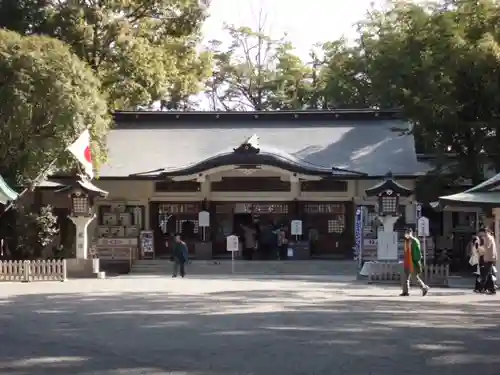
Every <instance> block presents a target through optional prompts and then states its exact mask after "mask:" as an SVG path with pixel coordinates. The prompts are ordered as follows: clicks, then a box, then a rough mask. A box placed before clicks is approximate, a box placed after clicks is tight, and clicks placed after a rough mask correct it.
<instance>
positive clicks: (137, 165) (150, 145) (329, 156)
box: [100, 120, 428, 177]
mask: <svg viewBox="0 0 500 375" xmlns="http://www.w3.org/2000/svg"><path fill="white" fill-rule="evenodd" d="M404 129H408V125H407V124H406V123H405V122H404V121H402V120H377V121H374V120H371V121H350V120H340V121H335V120H322V121H307V120H304V121H281V122H272V123H266V122H260V121H258V122H252V121H246V122H244V123H241V122H238V123H237V124H236V123H235V124H230V123H229V124H228V123H223V124H220V123H215V122H207V123H206V124H200V123H199V122H197V123H194V122H192V123H190V122H184V121H179V122H177V123H175V122H174V123H168V124H166V123H165V124H162V123H157V122H155V123H147V122H146V123H145V122H140V123H139V122H137V123H135V124H134V123H132V124H131V123H127V124H125V125H124V126H123V127H120V124H118V127H117V128H115V129H113V130H111V131H110V133H109V135H108V149H109V157H108V159H109V160H108V163H107V164H106V165H104V166H103V167H102V168H101V171H100V175H101V176H102V177H125V176H129V175H133V174H138V173H145V172H148V171H152V170H162V171H165V170H172V169H178V168H180V167H183V166H188V165H192V164H195V163H198V162H200V161H202V160H205V159H207V158H211V157H214V156H215V155H219V154H222V153H224V152H231V151H232V150H233V149H234V148H235V147H238V146H239V145H240V144H241V143H242V142H244V141H245V140H246V139H248V137H251V136H252V135H253V134H256V135H257V136H258V137H259V141H260V147H261V149H262V150H275V152H276V153H279V154H281V155H286V156H287V158H292V159H293V160H295V161H298V162H300V163H303V164H305V165H312V166H316V167H323V168H332V167H335V168H341V169H347V170H351V171H357V172H361V173H366V174H368V175H370V176H384V175H385V174H386V173H387V172H389V171H391V172H392V173H393V174H394V175H395V176H410V175H418V174H422V173H425V172H426V170H427V168H428V167H427V166H426V165H424V164H420V163H419V162H418V161H417V157H416V153H415V142H414V138H413V135H411V134H409V133H408V132H404Z"/></svg>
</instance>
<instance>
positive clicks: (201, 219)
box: [198, 211, 210, 227]
mask: <svg viewBox="0 0 500 375" xmlns="http://www.w3.org/2000/svg"><path fill="white" fill-rule="evenodd" d="M198 226H199V227H209V226H210V213H209V212H208V211H200V212H199V213H198Z"/></svg>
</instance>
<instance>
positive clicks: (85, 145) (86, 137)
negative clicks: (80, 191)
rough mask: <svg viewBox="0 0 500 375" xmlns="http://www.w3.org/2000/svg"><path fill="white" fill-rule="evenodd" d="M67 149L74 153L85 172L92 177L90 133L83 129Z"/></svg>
mask: <svg viewBox="0 0 500 375" xmlns="http://www.w3.org/2000/svg"><path fill="white" fill-rule="evenodd" d="M68 151H69V152H71V153H72V154H73V155H75V158H76V159H77V160H78V161H79V162H80V163H82V165H83V169H84V171H85V173H86V174H87V175H88V176H89V177H90V178H91V179H92V178H94V168H93V167H92V154H91V152H90V133H89V131H88V130H85V131H84V132H83V133H82V134H81V135H80V136H79V137H78V139H77V140H76V141H74V142H73V143H72V144H71V145H69V147H68Z"/></svg>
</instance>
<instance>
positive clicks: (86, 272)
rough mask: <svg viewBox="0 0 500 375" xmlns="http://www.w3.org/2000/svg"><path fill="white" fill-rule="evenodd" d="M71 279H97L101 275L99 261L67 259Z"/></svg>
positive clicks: (68, 273)
mask: <svg viewBox="0 0 500 375" xmlns="http://www.w3.org/2000/svg"><path fill="white" fill-rule="evenodd" d="M66 268H67V275H68V278H69V279H76V278H86V279H95V278H96V277H97V274H98V273H99V259H66Z"/></svg>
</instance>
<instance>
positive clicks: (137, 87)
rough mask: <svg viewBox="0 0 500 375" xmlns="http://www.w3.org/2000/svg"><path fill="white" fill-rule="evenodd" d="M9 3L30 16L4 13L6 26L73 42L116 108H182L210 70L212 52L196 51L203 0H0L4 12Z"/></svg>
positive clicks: (68, 42) (0, 21) (203, 7)
mask: <svg viewBox="0 0 500 375" xmlns="http://www.w3.org/2000/svg"><path fill="white" fill-rule="evenodd" d="M9 6H10V8H14V9H15V10H16V12H17V13H18V14H20V15H23V17H22V18H21V19H26V21H23V22H11V21H10V20H9V19H2V18H1V17H0V27H7V28H13V29H14V31H18V32H20V33H22V34H31V33H42V34H44V35H48V36H52V37H55V38H57V39H59V40H62V41H64V42H66V43H67V44H69V45H70V46H71V47H72V50H73V52H74V53H76V54H77V55H78V56H79V57H80V58H81V59H82V60H84V61H86V62H87V63H88V64H89V65H90V67H91V68H92V70H93V71H94V72H95V73H96V74H97V76H98V77H99V78H100V79H101V81H102V84H103V89H104V90H105V91H106V93H107V94H108V103H109V106H110V107H111V108H113V109H135V108H136V107H137V106H150V105H151V104H152V103H153V102H155V101H158V100H164V101H165V102H169V103H171V104H172V105H173V106H180V105H181V104H182V103H180V102H183V101H184V102H185V101H186V98H188V97H189V96H190V95H191V94H194V93H197V92H198V91H199V90H200V88H201V86H200V84H201V83H200V82H201V81H202V80H203V79H204V78H205V76H206V75H208V73H209V71H208V70H207V69H208V67H209V60H208V56H207V55H206V54H202V55H199V54H198V53H197V51H196V47H197V43H198V41H199V36H200V35H199V32H200V27H201V24H202V22H203V20H204V19H205V17H206V12H205V9H206V4H204V3H203V2H199V1H197V0H132V1H105V2H104V1H87V0H71V1H53V0H52V1H51V0H45V1H43V0H24V1H20V2H18V4H17V5H12V1H8V0H0V13H2V14H3V9H5V8H6V7H7V9H9ZM35 16H36V19H37V20H38V21H37V22H36V23H34V24H32V23H31V22H30V20H31V19H33V18H35ZM179 103H180V104H179Z"/></svg>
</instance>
